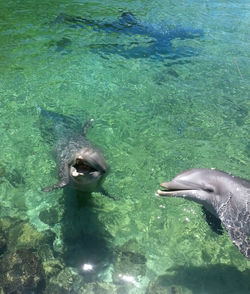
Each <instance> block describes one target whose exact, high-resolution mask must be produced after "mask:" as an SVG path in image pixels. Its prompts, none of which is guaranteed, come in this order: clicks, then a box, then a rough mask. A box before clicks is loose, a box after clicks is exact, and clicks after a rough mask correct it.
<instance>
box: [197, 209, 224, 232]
mask: <svg viewBox="0 0 250 294" xmlns="http://www.w3.org/2000/svg"><path fill="white" fill-rule="evenodd" d="M202 211H203V213H204V215H205V217H206V221H207V223H208V225H209V226H210V228H211V229H212V231H213V232H215V233H216V234H218V235H222V234H223V228H222V224H221V220H220V219H219V218H217V217H215V216H214V215H213V214H212V213H211V212H209V211H208V210H207V209H206V208H205V207H204V206H202Z"/></svg>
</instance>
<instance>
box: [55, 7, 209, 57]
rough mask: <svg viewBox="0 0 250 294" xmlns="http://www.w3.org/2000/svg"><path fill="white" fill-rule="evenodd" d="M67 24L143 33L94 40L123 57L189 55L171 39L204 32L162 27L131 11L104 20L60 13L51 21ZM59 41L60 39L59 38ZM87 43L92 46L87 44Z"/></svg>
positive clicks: (78, 26) (94, 28)
mask: <svg viewBox="0 0 250 294" xmlns="http://www.w3.org/2000/svg"><path fill="white" fill-rule="evenodd" d="M61 23H66V24H69V25H70V26H71V27H72V28H85V27H86V26H90V27H93V30H94V31H105V32H107V33H116V34H125V35H130V36H134V37H136V36H144V37H146V39H145V40H141V41H138V40H137V39H136V38H133V39H131V42H130V43H129V44H97V45H96V48H98V47H100V49H101V50H99V51H102V52H104V53H106V54H112V53H117V54H120V55H122V56H124V57H126V58H137V57H152V56H153V57H155V56H159V55H168V57H169V58H173V59H174V58H178V57H180V56H190V55H192V52H191V50H190V48H189V50H186V52H185V50H183V48H182V52H179V51H180V48H179V50H174V49H173V48H172V44H171V41H172V40H174V39H181V40H184V39H194V38H199V37H202V36H203V35H204V32H203V30H202V29H195V28H192V27H180V26H175V27H169V28H163V26H162V25H157V24H153V25H151V24H149V23H146V22H142V21H140V20H138V19H137V18H136V16H135V15H134V14H133V13H131V12H123V13H122V14H121V16H120V17H119V18H118V19H116V20H115V21H113V22H108V21H105V20H96V19H93V18H84V17H81V16H73V15H68V14H64V13H61V14H59V15H58V16H57V17H56V19H55V20H54V21H53V22H52V23H51V24H53V25H54V24H61ZM59 43H60V44H61V43H62V42H61V41H59ZM91 47H92V48H93V47H95V46H93V45H91Z"/></svg>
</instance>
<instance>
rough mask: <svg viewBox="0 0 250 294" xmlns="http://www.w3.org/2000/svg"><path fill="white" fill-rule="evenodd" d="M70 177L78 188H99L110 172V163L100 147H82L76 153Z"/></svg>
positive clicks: (87, 189)
mask: <svg viewBox="0 0 250 294" xmlns="http://www.w3.org/2000/svg"><path fill="white" fill-rule="evenodd" d="M69 172H70V178H71V181H72V183H73V185H74V186H75V188H76V189H77V190H80V191H86V192H92V191H96V190H98V188H99V187H100V186H101V184H102V182H103V180H104V179H105V177H106V175H107V173H108V165H107V163H106V160H105V158H104V156H103V154H102V152H101V151H100V150H98V149H94V148H82V149H80V150H78V151H77V153H76V154H74V156H73V158H72V160H71V162H70V166H69Z"/></svg>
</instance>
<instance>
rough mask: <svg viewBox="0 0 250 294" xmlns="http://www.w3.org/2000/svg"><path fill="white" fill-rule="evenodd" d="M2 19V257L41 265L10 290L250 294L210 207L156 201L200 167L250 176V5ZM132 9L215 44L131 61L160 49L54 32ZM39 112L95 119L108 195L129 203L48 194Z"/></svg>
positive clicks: (31, 8)
mask: <svg viewBox="0 0 250 294" xmlns="http://www.w3.org/2000/svg"><path fill="white" fill-rule="evenodd" d="M0 8H1V9H0V24H1V26H0V30H1V31H0V34H1V35H0V36H1V37H0V38H1V45H0V53H1V54H0V81H1V82H0V116H1V120H0V134H1V141H0V144H1V145H0V147H1V153H0V201H1V206H0V216H1V219H0V225H1V226H0V233H1V232H2V234H3V236H4V239H5V240H6V241H5V242H6V244H7V245H6V248H5V249H4V250H3V253H2V255H1V259H2V264H3V263H6V264H7V263H8V267H9V268H11V262H12V263H14V264H15V262H16V261H15V258H10V257H9V259H8V256H10V254H12V252H16V250H19V251H18V252H19V253H20V255H21V254H23V256H28V257H27V259H26V261H24V259H23V263H25V262H27V264H29V262H30V260H37V263H36V262H34V264H36V271H34V270H33V272H31V273H30V275H31V276H32V278H31V280H32V279H33V280H32V281H33V282H32V283H31V282H30V284H29V286H27V283H26V284H25V282H24V281H25V278H24V276H22V275H21V274H20V273H19V272H16V273H15V271H14V270H13V269H12V271H11V272H12V274H13V276H14V277H15V278H14V280H12V282H10V281H9V282H8V281H7V280H6V276H5V274H6V272H7V270H2V272H1V273H0V279H1V282H0V289H1V290H2V289H4V290H3V291H5V292H6V293H8V294H9V293H17V292H14V291H17V290H20V289H21V290H20V291H22V292H21V293H53V294H54V293H77V294H78V293H88V294H89V293H108V294H110V293H119V294H120V293H122V294H123V293H147V294H150V293H171V294H172V293H178V294H180V293H237V294H238V293H239V294H241V293H249V291H250V282H249V280H250V279H249V273H250V263H249V261H247V259H246V258H244V256H242V255H241V254H240V253H239V252H238V250H237V248H236V247H235V246H234V245H233V244H232V242H231V240H230V239H229V237H228V235H227V234H226V232H224V234H223V235H217V234H216V233H214V232H213V231H212V230H211V228H210V227H209V226H208V224H207V223H206V221H205V218H204V215H203V213H202V210H201V208H200V207H199V206H198V205H197V204H195V203H191V202H188V201H185V200H182V199H159V197H158V198H157V197H155V196H154V195H155V192H156V190H157V189H158V187H159V183H161V182H162V181H166V180H170V179H171V178H173V177H174V176H175V175H176V174H178V173H179V172H180V171H182V170H185V169H188V168H191V167H215V168H217V169H221V170H223V171H226V172H231V173H233V174H234V175H237V176H240V177H243V178H246V179H249V178H250V169H249V166H250V141H249V125H250V116H249V106H250V102H249V101H250V100H249V90H250V87H249V76H250V67H249V58H250V51H249V47H250V42H249V22H250V7H249V4H248V1H230V2H229V1H191V0H190V1H182V0H181V1H177V2H176V1H153V2H152V1H126V2H125V1H52V2H51V1H34V0H33V1H31V0H30V1H2V2H1V4H0ZM124 11H130V12H132V13H133V14H134V15H136V17H137V18H138V19H140V20H141V22H143V23H146V24H151V25H154V27H155V28H157V29H159V30H160V29H164V28H168V27H171V28H176V27H189V28H190V27H192V28H199V29H202V30H203V31H204V36H201V37H198V38H194V39H184V40H181V39H180V38H176V39H174V40H172V42H171V45H172V47H171V48H170V49H169V52H166V54H160V55H152V56H143V54H142V55H139V56H128V55H127V56H126V54H125V53H124V52H127V51H126V50H129V49H131V48H137V46H136V45H133V42H136V43H137V44H143V46H146V45H145V44H147V42H149V41H150V40H149V39H150V38H149V37H147V36H141V35H125V34H122V33H121V34H119V33H117V32H107V31H105V30H96V29H95V28H93V27H91V26H87V25H86V26H83V27H81V26H78V27H77V26H75V25H71V24H69V23H63V22H62V23H59V22H55V19H56V17H57V16H58V15H59V14H60V13H62V12H63V13H66V14H68V15H72V16H81V17H82V18H88V19H95V20H98V21H100V22H103V23H105V22H109V23H110V22H113V21H115V20H117V19H118V18H119V16H120V15H121V13H122V12H124ZM131 44H132V45H131ZM119 46H120V47H119ZM121 46H122V47H121ZM121 48H122V49H121ZM123 48H125V51H124V49H123ZM173 53H174V54H173ZM176 53H178V54H177V55H176ZM173 55H174V56H175V57H173ZM38 108H42V109H47V110H52V111H54V112H57V113H60V114H64V115H71V116H72V115H73V116H76V117H77V116H78V115H79V113H80V112H82V111H85V113H86V117H88V118H89V117H94V118H95V122H94V128H93V129H91V130H89V132H88V135H87V137H88V139H89V140H90V141H91V142H93V143H94V144H95V145H97V146H99V147H100V148H101V149H102V150H103V151H104V154H105V157H106V159H107V161H108V163H109V165H110V167H111V170H110V174H109V175H108V177H107V179H106V180H105V183H104V187H105V189H106V190H107V191H108V192H109V193H110V194H111V195H113V196H115V197H117V198H119V200H118V201H114V200H112V199H109V198H107V197H104V196H103V195H101V194H100V193H93V194H92V196H91V198H89V199H80V197H79V195H75V194H73V193H72V192H71V191H67V190H66V191H62V190H58V191H54V192H52V193H49V194H46V193H43V192H41V188H42V187H44V186H48V185H50V184H52V183H55V182H56V180H57V173H56V164H55V161H54V158H53V156H52V153H51V146H50V145H48V144H47V143H46V142H45V141H44V139H43V138H42V136H41V130H40V125H39V112H38ZM82 123H84V122H82ZM79 199H80V200H79ZM0 239H1V238H0ZM0 244H1V243H0ZM0 249H1V248H0ZM24 250H28V251H24ZM23 252H25V254H24V253H23ZM26 252H28V254H27V253H26ZM31 252H32V253H31ZM0 253H1V250H0ZM8 254H9V255H8ZM29 254H30V256H32V259H31V257H29ZM32 254H35V256H36V257H33V255H32ZM17 260H18V259H17ZM84 264H91V265H93V270H91V271H89V272H87V271H84V270H83V265H84ZM13 268H15V267H13ZM28 268H29V267H28ZM24 272H25V271H24ZM26 273H27V275H28V269H26ZM37 276H38V277H39V278H38V280H39V281H40V282H39V283H38V282H37V280H36V279H35V277H37ZM6 289H7V290H6ZM5 292H3V293H5Z"/></svg>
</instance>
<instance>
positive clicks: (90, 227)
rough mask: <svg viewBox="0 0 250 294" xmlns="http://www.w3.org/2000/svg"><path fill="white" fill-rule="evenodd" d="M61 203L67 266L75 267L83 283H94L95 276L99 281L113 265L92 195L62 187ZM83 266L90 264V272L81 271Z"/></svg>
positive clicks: (105, 234)
mask: <svg viewBox="0 0 250 294" xmlns="http://www.w3.org/2000/svg"><path fill="white" fill-rule="evenodd" d="M103 197H104V196H103ZM62 201H63V205H64V215H63V219H62V234H63V236H62V239H63V244H64V248H65V250H64V254H63V259H64V261H65V263H66V265H67V266H70V267H74V268H77V269H78V271H79V273H81V274H83V276H84V278H85V281H94V280H96V279H97V276H99V277H100V278H101V273H102V272H103V271H105V269H106V268H107V267H108V266H109V265H110V263H112V258H113V257H112V251H111V250H110V246H109V244H110V243H111V241H112V237H111V236H110V234H109V233H107V232H106V231H105V229H104V228H103V224H101V223H100V222H99V221H98V215H97V212H96V211H95V208H96V206H95V205H94V202H93V196H91V194H87V193H82V192H78V191H74V190H72V189H70V188H65V189H64V197H63V200H62ZM110 201H112V200H110ZM83 264H91V265H93V267H94V268H93V271H89V272H84V271H83V269H82V266H83Z"/></svg>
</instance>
